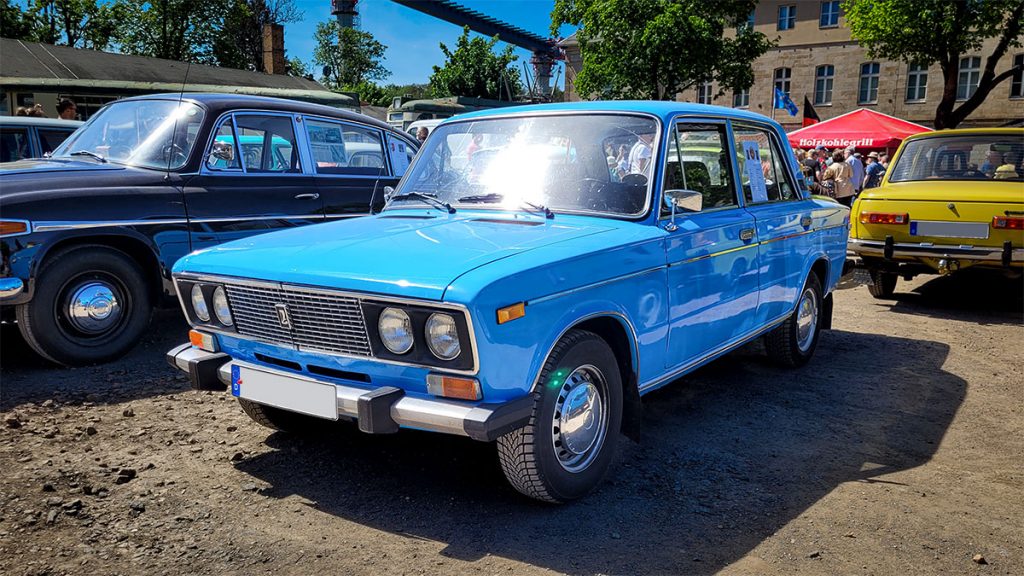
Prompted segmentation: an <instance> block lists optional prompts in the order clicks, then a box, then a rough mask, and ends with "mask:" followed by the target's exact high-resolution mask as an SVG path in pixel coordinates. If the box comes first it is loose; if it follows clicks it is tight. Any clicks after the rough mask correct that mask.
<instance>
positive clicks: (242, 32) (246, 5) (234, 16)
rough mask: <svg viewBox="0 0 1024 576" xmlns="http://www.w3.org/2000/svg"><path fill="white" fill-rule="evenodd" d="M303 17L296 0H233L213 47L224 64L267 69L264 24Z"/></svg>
mask: <svg viewBox="0 0 1024 576" xmlns="http://www.w3.org/2000/svg"><path fill="white" fill-rule="evenodd" d="M301 19H302V12H301V11H300V10H299V9H298V8H296V7H295V2H294V1H293V0H230V4H229V5H228V8H227V11H226V12H225V14H224V17H223V23H222V24H221V25H220V27H219V28H218V29H217V30H216V32H215V33H214V36H213V44H212V46H211V48H212V52H213V57H214V58H215V59H216V60H217V63H218V64H219V65H221V66H227V67H228V68H237V69H239V70H263V26H264V25H265V24H288V23H291V22H298V21H299V20H301Z"/></svg>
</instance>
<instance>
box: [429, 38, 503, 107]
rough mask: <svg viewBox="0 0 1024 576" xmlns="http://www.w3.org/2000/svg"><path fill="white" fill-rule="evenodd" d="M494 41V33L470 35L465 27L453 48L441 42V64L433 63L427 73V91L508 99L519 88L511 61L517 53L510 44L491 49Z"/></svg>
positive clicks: (496, 41)
mask: <svg viewBox="0 0 1024 576" xmlns="http://www.w3.org/2000/svg"><path fill="white" fill-rule="evenodd" d="M497 43H498V37H497V36H495V37H494V38H490V39H486V38H481V37H479V36H478V37H475V38H472V39H471V38H470V37H469V28H468V27H466V28H464V29H463V30H462V36H460V37H459V39H458V40H457V41H456V42H455V50H451V49H449V48H448V46H445V45H444V43H442V44H441V52H443V53H444V58H445V62H444V65H443V66H434V73H433V74H431V75H430V91H431V93H432V94H433V95H434V97H435V98H443V97H446V96H474V97H477V98H493V99H500V98H506V99H511V98H514V97H515V96H516V95H518V94H519V93H520V92H522V83H521V82H520V81H519V72H518V70H516V67H515V66H514V65H513V64H512V63H513V62H515V61H516V60H517V59H518V57H517V56H516V55H515V54H513V52H512V47H511V46H506V47H505V48H504V50H502V51H501V52H498V53H495V51H494V48H495V45H497Z"/></svg>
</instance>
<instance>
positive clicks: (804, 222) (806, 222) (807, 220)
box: [800, 216, 811, 228]
mask: <svg viewBox="0 0 1024 576" xmlns="http://www.w3.org/2000/svg"><path fill="white" fill-rule="evenodd" d="M800 225H801V226H803V227H804V228H810V227H811V217H810V216H804V217H803V218H801V219H800Z"/></svg>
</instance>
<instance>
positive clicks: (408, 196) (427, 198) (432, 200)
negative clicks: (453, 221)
mask: <svg viewBox="0 0 1024 576" xmlns="http://www.w3.org/2000/svg"><path fill="white" fill-rule="evenodd" d="M395 200H423V201H424V202H426V203H427V204H430V205H431V206H433V207H435V208H440V209H442V210H444V211H445V212H447V213H449V214H455V208H452V205H451V204H449V203H447V202H442V201H441V200H438V199H437V197H436V196H434V195H433V194H424V193H422V192H406V193H405V194H399V195H398V196H392V197H391V199H390V200H388V206H390V205H391V203H392V202H394V201H395ZM388 206H385V207H384V208H385V209H387V207H388Z"/></svg>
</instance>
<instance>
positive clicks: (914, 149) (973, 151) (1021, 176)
mask: <svg viewBox="0 0 1024 576" xmlns="http://www.w3.org/2000/svg"><path fill="white" fill-rule="evenodd" d="M1022 161H1024V140H1021V138H1020V135H1019V134H1014V135H1006V136H1003V135H998V136H996V135H979V136H960V137H944V136H939V137H935V138H922V139H920V140H913V141H911V142H908V143H907V145H906V147H904V149H903V153H902V154H900V156H899V158H897V159H896V161H895V165H893V166H892V167H891V169H890V170H891V171H892V173H891V175H890V176H889V182H913V181H919V180H1011V181H1016V182H1021V181H1024V170H1022V168H1024V166H1022Z"/></svg>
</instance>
